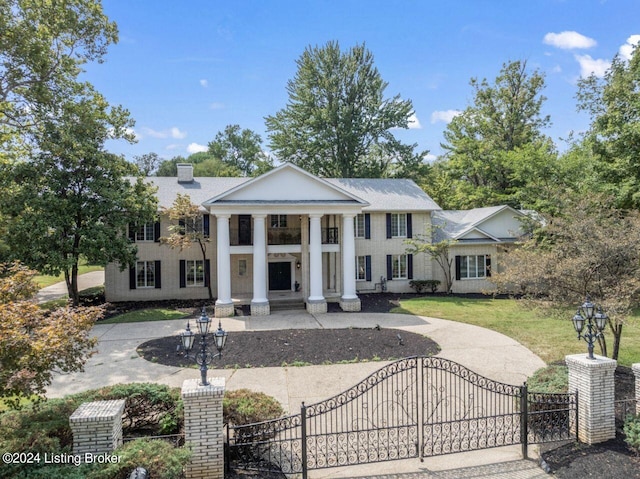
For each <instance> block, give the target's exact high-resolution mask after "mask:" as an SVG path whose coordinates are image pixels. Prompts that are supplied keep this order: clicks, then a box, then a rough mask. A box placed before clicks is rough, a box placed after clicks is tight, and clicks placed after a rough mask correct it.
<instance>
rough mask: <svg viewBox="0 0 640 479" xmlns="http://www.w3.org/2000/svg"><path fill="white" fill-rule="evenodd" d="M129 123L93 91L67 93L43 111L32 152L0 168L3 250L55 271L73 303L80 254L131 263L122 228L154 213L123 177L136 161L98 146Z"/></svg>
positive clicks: (143, 191)
mask: <svg viewBox="0 0 640 479" xmlns="http://www.w3.org/2000/svg"><path fill="white" fill-rule="evenodd" d="M129 124H130V120H129V117H128V112H126V110H123V109H122V108H120V107H114V108H110V107H109V105H108V104H107V102H106V101H105V100H104V98H103V97H102V96H100V95H99V94H97V93H91V94H85V95H83V96H81V97H76V98H73V99H70V100H69V101H67V102H66V103H64V104H63V105H61V106H60V108H59V109H58V111H57V114H56V116H55V117H51V118H43V120H42V133H41V134H39V135H38V141H37V145H38V153H37V154H36V155H35V156H33V157H32V158H30V159H29V160H27V161H20V162H17V163H13V164H5V165H3V166H2V168H1V169H0V179H1V180H2V182H3V186H4V188H5V189H11V191H12V194H11V195H10V196H5V197H4V198H3V200H2V201H1V202H0V207H1V208H2V212H3V213H4V214H5V215H6V217H7V219H8V224H7V235H6V240H7V243H8V244H9V245H10V248H11V253H12V254H13V255H14V256H15V257H16V258H19V259H21V260H22V261H23V262H24V263H25V264H27V265H29V266H30V267H32V268H34V269H37V270H39V271H41V272H43V273H45V274H60V272H63V273H64V276H65V281H66V283H67V288H68V292H69V297H70V298H71V300H72V302H73V304H74V305H77V304H78V301H79V296H78V282H77V276H78V262H79V260H80V258H81V257H84V258H86V259H87V260H88V261H89V262H90V263H93V264H103V265H104V264H106V263H108V262H118V263H120V264H121V265H123V266H122V267H125V266H126V265H128V264H132V263H133V262H134V261H135V258H136V248H135V245H134V244H131V243H130V242H129V240H128V238H127V236H126V235H125V234H123V231H126V229H127V226H128V225H129V224H130V223H145V222H152V221H153V218H154V216H155V214H156V210H157V205H156V199H155V196H154V194H153V190H152V189H151V188H150V187H149V186H148V185H146V184H145V183H143V181H142V179H141V178H138V179H137V180H135V179H134V180H130V179H128V178H126V176H127V175H131V174H133V173H134V172H135V170H136V168H135V167H134V166H133V165H132V164H131V163H129V162H127V161H125V159H124V158H122V157H119V156H116V155H113V154H110V153H108V152H107V151H106V150H105V149H104V143H105V141H106V140H107V139H113V138H121V137H122V136H123V135H125V131H126V129H127V127H128V126H129Z"/></svg>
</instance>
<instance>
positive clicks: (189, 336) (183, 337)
mask: <svg viewBox="0 0 640 479" xmlns="http://www.w3.org/2000/svg"><path fill="white" fill-rule="evenodd" d="M195 340H196V335H195V334H193V331H191V328H190V327H189V321H187V329H185V330H184V331H182V332H181V333H180V342H181V343H182V348H183V349H184V350H185V351H191V348H193V342H194V341H195Z"/></svg>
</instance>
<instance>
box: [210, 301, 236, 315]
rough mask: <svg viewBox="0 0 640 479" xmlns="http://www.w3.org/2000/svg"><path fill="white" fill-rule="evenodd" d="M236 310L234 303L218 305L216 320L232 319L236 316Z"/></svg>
mask: <svg viewBox="0 0 640 479" xmlns="http://www.w3.org/2000/svg"><path fill="white" fill-rule="evenodd" d="M235 312H236V310H235V308H234V306H233V303H222V304H216V307H215V317H216V318H230V317H232V316H233V315H234V314H235Z"/></svg>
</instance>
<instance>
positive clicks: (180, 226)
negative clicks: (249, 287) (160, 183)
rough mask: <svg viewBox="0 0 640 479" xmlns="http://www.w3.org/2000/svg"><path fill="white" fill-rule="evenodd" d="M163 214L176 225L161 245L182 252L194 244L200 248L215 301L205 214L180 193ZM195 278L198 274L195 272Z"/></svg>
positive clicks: (205, 279)
mask: <svg viewBox="0 0 640 479" xmlns="http://www.w3.org/2000/svg"><path fill="white" fill-rule="evenodd" d="M163 214H165V215H167V216H168V217H169V219H170V220H171V221H173V222H174V223H173V224H172V225H171V226H169V232H170V233H171V234H170V235H169V236H163V237H162V238H160V243H162V244H166V245H169V246H170V247H171V248H179V249H180V251H182V250H183V249H185V248H189V247H191V245H193V244H194V243H195V244H197V245H198V247H199V248H200V252H201V253H202V267H203V270H204V271H202V272H201V273H202V277H203V279H204V282H205V284H206V286H207V288H208V291H209V299H213V291H212V290H211V279H210V278H209V270H208V268H207V245H208V244H209V242H210V241H211V240H210V239H209V235H208V233H207V232H206V231H205V228H203V226H204V221H203V212H202V211H200V207H199V206H198V205H196V204H194V203H192V202H191V197H190V196H189V195H183V194H181V193H178V196H176V199H175V200H174V202H173V204H172V205H171V208H164V210H163ZM193 274H194V276H197V274H198V272H195V271H194V273H193Z"/></svg>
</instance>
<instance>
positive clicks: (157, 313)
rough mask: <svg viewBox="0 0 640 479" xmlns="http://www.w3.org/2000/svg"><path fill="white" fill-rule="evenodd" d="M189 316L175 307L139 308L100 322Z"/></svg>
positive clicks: (129, 321)
mask: <svg viewBox="0 0 640 479" xmlns="http://www.w3.org/2000/svg"><path fill="white" fill-rule="evenodd" d="M187 316H189V315H188V314H187V313H184V312H182V311H176V310H175V309H161V308H150V309H139V310H136V311H130V312H128V313H124V314H121V315H119V316H114V317H113V318H109V319H105V320H104V321H99V323H98V324H120V323H142V322H146V321H164V320H166V319H182V318H186V317H187Z"/></svg>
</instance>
